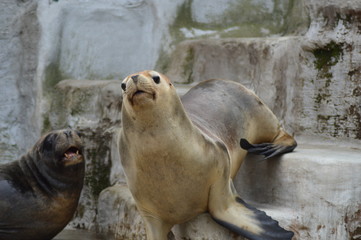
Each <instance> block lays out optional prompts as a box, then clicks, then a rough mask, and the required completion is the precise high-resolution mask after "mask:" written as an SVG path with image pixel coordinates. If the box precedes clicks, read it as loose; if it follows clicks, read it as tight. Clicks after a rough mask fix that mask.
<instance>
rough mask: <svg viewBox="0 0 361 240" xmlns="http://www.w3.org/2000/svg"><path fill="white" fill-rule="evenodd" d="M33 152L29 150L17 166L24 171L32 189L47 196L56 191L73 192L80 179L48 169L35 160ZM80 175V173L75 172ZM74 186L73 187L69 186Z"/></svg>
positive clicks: (54, 193) (56, 192) (55, 193)
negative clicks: (65, 176) (65, 177)
mask: <svg viewBox="0 0 361 240" xmlns="http://www.w3.org/2000/svg"><path fill="white" fill-rule="evenodd" d="M34 154H35V153H34V152H32V151H30V152H28V153H27V154H26V155H24V156H22V157H21V158H20V160H19V166H20V168H21V169H22V172H23V173H24V175H25V177H26V180H27V182H28V184H29V185H30V186H31V189H32V191H40V192H43V193H45V194H46V195H48V196H54V195H57V194H58V193H60V192H61V193H62V194H66V192H67V191H69V192H74V191H75V189H76V188H78V187H77V185H79V184H80V183H79V182H81V184H82V181H81V180H78V179H66V181H64V177H63V176H61V173H57V170H58V169H50V168H49V167H48V166H47V165H46V164H44V163H43V162H38V161H37V160H36V156H35V155H34ZM77 175H81V174H77ZM70 186H74V188H70Z"/></svg>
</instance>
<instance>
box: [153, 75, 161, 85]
mask: <svg viewBox="0 0 361 240" xmlns="http://www.w3.org/2000/svg"><path fill="white" fill-rule="evenodd" d="M152 79H153V81H154V82H155V83H156V84H158V83H160V77H159V76H153V77H152Z"/></svg>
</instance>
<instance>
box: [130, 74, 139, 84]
mask: <svg viewBox="0 0 361 240" xmlns="http://www.w3.org/2000/svg"><path fill="white" fill-rule="evenodd" d="M138 77H139V75H134V76H132V77H131V78H132V79H133V82H134V83H137V82H138Z"/></svg>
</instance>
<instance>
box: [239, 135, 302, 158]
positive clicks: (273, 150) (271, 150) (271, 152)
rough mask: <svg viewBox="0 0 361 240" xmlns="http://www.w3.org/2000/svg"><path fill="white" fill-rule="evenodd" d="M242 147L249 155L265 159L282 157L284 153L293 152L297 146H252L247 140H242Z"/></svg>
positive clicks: (271, 144)
mask: <svg viewBox="0 0 361 240" xmlns="http://www.w3.org/2000/svg"><path fill="white" fill-rule="evenodd" d="M240 144H241V147H242V148H243V149H245V150H247V151H248V152H249V153H254V154H259V155H264V156H265V159H268V158H271V157H274V156H277V155H281V154H283V153H288V152H292V151H293V150H294V149H295V148H296V146H297V144H293V145H281V144H275V143H261V144H250V143H249V142H248V141H247V140H246V139H244V138H241V142H240Z"/></svg>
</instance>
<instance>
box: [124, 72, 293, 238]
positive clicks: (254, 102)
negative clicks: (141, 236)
mask: <svg viewBox="0 0 361 240" xmlns="http://www.w3.org/2000/svg"><path fill="white" fill-rule="evenodd" d="M152 79H153V80H152ZM122 87H123V89H125V92H124V99H123V108H122V124H123V128H122V133H121V141H120V143H121V147H120V152H121V159H122V163H123V166H124V169H125V173H126V176H127V182H128V185H129V188H130V191H131V192H132V195H133V197H134V199H135V201H136V203H137V207H138V209H139V211H140V213H141V214H142V216H143V219H144V220H145V223H146V229H147V237H148V240H155V239H157V240H163V239H166V235H167V233H168V232H169V230H170V229H171V227H172V226H173V225H174V224H178V223H182V222H185V221H187V220H189V219H191V218H193V217H195V216H196V215H198V214H200V213H203V212H207V211H208V212H209V213H210V214H211V215H212V217H213V218H214V219H215V220H216V221H217V222H218V223H220V224H221V225H223V226H226V227H228V228H230V229H232V230H233V231H236V232H238V233H240V234H242V235H244V236H246V237H248V238H250V239H290V238H291V237H292V235H293V234H292V233H290V232H287V231H285V230H283V229H282V228H280V227H279V226H278V223H277V222H276V221H274V220H272V219H270V218H269V217H268V216H266V215H265V214H264V213H263V212H261V211H258V210H256V209H255V208H253V207H251V206H249V205H247V204H246V203H244V202H243V201H242V200H241V199H240V198H239V197H238V196H237V194H236V192H235V190H234V188H233V185H232V180H231V177H232V176H234V175H235V173H236V172H237V170H238V168H239V166H240V164H241V163H242V161H243V158H244V156H245V155H246V151H245V150H243V149H241V148H240V146H239V141H240V139H241V138H247V139H249V140H250V141H251V142H252V143H255V144H257V143H262V142H269V143H275V142H276V141H277V140H278V139H282V138H286V141H283V142H280V144H281V145H282V143H285V145H287V147H286V148H287V151H289V150H290V148H292V149H293V148H294V147H295V144H296V143H295V142H294V140H293V138H292V137H290V136H289V135H287V134H286V133H285V132H284V131H283V130H282V129H281V128H280V125H279V123H278V121H277V119H276V117H275V116H274V115H273V113H272V112H271V111H270V110H269V109H268V108H267V107H266V106H265V105H264V104H263V103H262V101H261V100H260V99H259V98H258V97H257V96H255V95H254V94H253V93H252V92H251V91H249V90H247V89H246V88H244V87H243V86H242V85H241V84H238V83H234V82H231V81H223V80H209V81H205V82H203V83H200V84H199V85H197V86H196V87H194V88H192V89H191V90H190V91H189V92H188V93H187V94H186V95H185V96H184V97H183V98H182V101H181V100H180V99H179V97H178V96H177V93H176V91H175V89H174V87H173V85H172V84H171V83H170V81H169V80H168V79H167V78H166V77H165V76H163V75H161V74H159V73H157V72H154V71H146V72H141V73H139V74H136V75H132V76H130V77H127V78H126V79H125V80H124V82H123V86H122ZM246 142H247V141H246ZM247 143H248V142H247ZM248 144H249V143H248ZM277 144H278V143H277ZM249 145H250V146H251V147H250V148H252V147H254V148H257V145H251V144H249ZM277 149H278V148H277Z"/></svg>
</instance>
